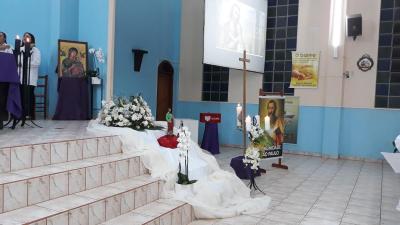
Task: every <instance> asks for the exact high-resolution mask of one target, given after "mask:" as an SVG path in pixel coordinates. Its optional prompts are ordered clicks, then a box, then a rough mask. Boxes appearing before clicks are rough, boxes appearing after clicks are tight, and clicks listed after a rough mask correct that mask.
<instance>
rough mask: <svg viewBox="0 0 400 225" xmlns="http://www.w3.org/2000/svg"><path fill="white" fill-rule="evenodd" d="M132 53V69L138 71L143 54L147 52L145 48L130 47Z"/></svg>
mask: <svg viewBox="0 0 400 225" xmlns="http://www.w3.org/2000/svg"><path fill="white" fill-rule="evenodd" d="M132 53H133V64H134V68H133V69H134V71H136V72H139V71H140V67H141V66H142V60H143V55H144V54H147V53H149V52H148V51H146V50H142V49H132Z"/></svg>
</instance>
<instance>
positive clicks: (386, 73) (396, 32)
mask: <svg viewBox="0 0 400 225" xmlns="http://www.w3.org/2000/svg"><path fill="white" fill-rule="evenodd" d="M375 107H378V108H400V1H398V0H382V2H381V18H380V27H379V49H378V72H377V77H376V92H375Z"/></svg>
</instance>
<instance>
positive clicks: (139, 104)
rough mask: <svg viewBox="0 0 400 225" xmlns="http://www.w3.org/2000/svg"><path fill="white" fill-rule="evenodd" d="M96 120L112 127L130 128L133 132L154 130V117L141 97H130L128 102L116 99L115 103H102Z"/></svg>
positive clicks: (123, 99) (124, 99)
mask: <svg viewBox="0 0 400 225" xmlns="http://www.w3.org/2000/svg"><path fill="white" fill-rule="evenodd" d="M102 106H103V108H102V109H101V110H100V112H99V116H98V120H99V122H100V123H101V124H104V125H106V126H112V127H130V128H132V129H134V130H144V129H152V128H155V125H154V117H153V116H152V114H151V110H150V108H149V106H148V105H147V102H146V101H145V100H144V99H143V98H142V96H140V95H139V96H132V97H131V98H130V99H129V100H128V99H126V98H118V99H117V100H115V101H103V102H102Z"/></svg>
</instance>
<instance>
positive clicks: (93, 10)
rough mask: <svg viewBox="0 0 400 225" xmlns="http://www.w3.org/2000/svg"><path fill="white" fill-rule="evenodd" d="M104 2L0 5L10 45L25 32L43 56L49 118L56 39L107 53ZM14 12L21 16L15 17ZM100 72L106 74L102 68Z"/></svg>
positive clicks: (40, 0) (31, 0)
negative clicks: (30, 36)
mask: <svg viewBox="0 0 400 225" xmlns="http://www.w3.org/2000/svg"><path fill="white" fill-rule="evenodd" d="M107 2H108V1H107V0H99V1H96V4H93V1H90V0H2V1H1V7H2V8H3V9H6V10H2V12H1V13H0V21H3V22H2V24H1V27H0V30H1V31H4V32H6V33H7V35H8V42H9V44H11V45H14V37H15V35H16V34H19V35H20V36H22V34H23V33H24V32H26V31H28V32H31V33H33V34H34V35H35V37H36V44H37V47H38V48H39V49H40V51H41V56H42V63H41V65H40V69H39V73H40V75H44V74H47V75H49V94H48V97H49V114H50V116H52V115H53V114H54V111H55V107H56V104H57V97H58V95H57V75H56V74H55V69H56V66H57V49H58V39H66V40H79V41H88V42H89V46H93V47H96V48H98V47H102V48H103V50H106V49H107V47H106V46H107V19H108V3H107ZM15 12H18V14H19V15H24V16H15ZM92 25H94V26H92ZM91 26H92V27H91ZM102 71H104V72H103V73H105V71H106V69H105V66H103V68H102ZM103 76H104V75H103ZM99 92H100V90H98V93H99ZM98 93H97V95H99V94H98Z"/></svg>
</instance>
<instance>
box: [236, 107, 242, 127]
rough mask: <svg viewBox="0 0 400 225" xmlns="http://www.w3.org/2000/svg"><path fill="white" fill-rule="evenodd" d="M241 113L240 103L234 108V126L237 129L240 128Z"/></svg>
mask: <svg viewBox="0 0 400 225" xmlns="http://www.w3.org/2000/svg"><path fill="white" fill-rule="evenodd" d="M241 113H242V106H241V105H240V103H238V104H237V106H236V126H237V127H242V117H241Z"/></svg>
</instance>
